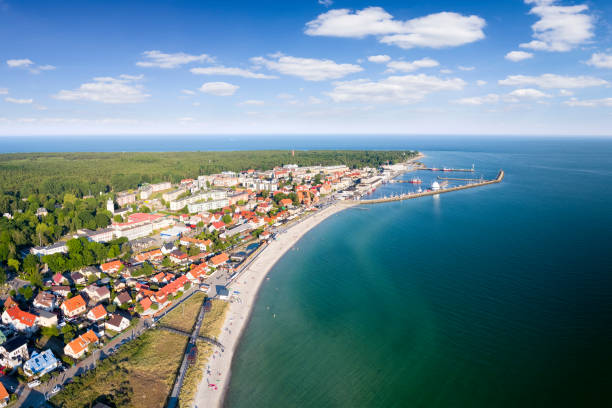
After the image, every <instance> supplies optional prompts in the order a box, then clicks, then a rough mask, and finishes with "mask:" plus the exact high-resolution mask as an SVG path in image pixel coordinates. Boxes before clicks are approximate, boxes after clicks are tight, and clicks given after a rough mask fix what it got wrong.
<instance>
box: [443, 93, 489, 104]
mask: <svg viewBox="0 0 612 408" xmlns="http://www.w3.org/2000/svg"><path fill="white" fill-rule="evenodd" d="M499 99H500V97H499V95H497V94H488V95H485V96H472V97H469V98H461V99H457V100H455V101H454V102H455V103H458V104H460V105H489V104H493V103H497V102H499Z"/></svg>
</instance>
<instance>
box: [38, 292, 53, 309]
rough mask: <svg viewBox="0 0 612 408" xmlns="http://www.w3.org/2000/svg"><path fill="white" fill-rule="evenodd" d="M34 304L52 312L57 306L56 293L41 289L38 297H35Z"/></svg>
mask: <svg viewBox="0 0 612 408" xmlns="http://www.w3.org/2000/svg"><path fill="white" fill-rule="evenodd" d="M32 306H34V307H36V308H38V309H42V310H47V311H49V312H50V311H52V310H53V309H55V307H56V304H55V295H54V294H53V293H51V292H43V291H40V292H38V295H36V297H35V298H34V301H33V302H32Z"/></svg>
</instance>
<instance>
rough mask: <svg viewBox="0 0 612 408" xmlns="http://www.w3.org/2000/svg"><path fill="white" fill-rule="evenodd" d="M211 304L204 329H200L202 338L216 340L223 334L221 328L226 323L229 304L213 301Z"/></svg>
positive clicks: (217, 300) (205, 316) (205, 318)
mask: <svg viewBox="0 0 612 408" xmlns="http://www.w3.org/2000/svg"><path fill="white" fill-rule="evenodd" d="M211 304H212V305H211V308H210V311H209V312H206V314H205V315H204V320H203V321H202V327H201V328H200V336H204V337H210V338H213V339H216V338H218V337H219V334H221V328H222V327H223V324H224V323H225V315H226V314H227V311H228V310H229V303H227V302H225V301H223V300H219V299H213V300H211Z"/></svg>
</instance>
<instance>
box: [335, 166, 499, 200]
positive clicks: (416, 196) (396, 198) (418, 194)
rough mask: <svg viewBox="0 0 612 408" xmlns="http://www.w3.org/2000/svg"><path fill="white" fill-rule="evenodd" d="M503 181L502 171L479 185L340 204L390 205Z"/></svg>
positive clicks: (466, 185) (473, 184) (472, 184)
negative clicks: (393, 202) (390, 203)
mask: <svg viewBox="0 0 612 408" xmlns="http://www.w3.org/2000/svg"><path fill="white" fill-rule="evenodd" d="M503 179H504V171H503V170H500V171H499V173H498V174H497V178H494V179H493V180H484V181H481V182H478V183H471V184H464V185H462V186H457V187H449V188H441V189H440V190H435V191H434V190H431V191H423V192H422V193H408V194H401V195H398V196H394V197H386V198H375V199H373V200H343V201H339V203H341V204H349V205H354V204H379V203H389V202H392V201H402V200H410V199H413V198H420V197H426V196H433V195H438V194H443V193H450V192H451V191H459V190H466V189H468V188H474V187H482V186H488V185H489V184H496V183H500V182H501V181H502V180H503Z"/></svg>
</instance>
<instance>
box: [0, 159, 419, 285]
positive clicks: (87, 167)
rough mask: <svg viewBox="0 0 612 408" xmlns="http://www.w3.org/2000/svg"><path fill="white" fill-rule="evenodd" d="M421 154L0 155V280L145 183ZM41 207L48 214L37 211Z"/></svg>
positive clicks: (105, 218)
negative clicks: (39, 248) (32, 250)
mask: <svg viewBox="0 0 612 408" xmlns="http://www.w3.org/2000/svg"><path fill="white" fill-rule="evenodd" d="M416 154H417V152H415V151H352V150H351V151H347V150H320V151H316V150H309V151H296V152H295V155H294V156H293V155H292V153H291V151H281V150H262V151H234V152H165V153H120V152H117V153H18V154H0V214H4V213H8V214H10V215H11V216H12V219H9V218H7V217H2V216H0V281H2V280H4V279H5V276H3V275H4V271H3V269H4V268H3V266H4V267H8V268H9V270H11V271H14V272H21V271H24V272H25V271H26V269H29V268H26V262H25V259H24V258H25V252H24V251H23V250H25V249H27V248H29V247H31V246H33V245H45V244H49V243H52V242H55V241H57V240H58V239H59V238H60V237H63V236H65V234H67V233H69V232H73V231H76V230H77V229H81V228H88V229H92V230H94V229H96V228H101V227H105V226H107V225H109V224H110V222H111V217H112V214H111V213H110V212H108V211H107V210H106V207H105V204H106V199H107V198H109V197H112V196H113V195H114V194H115V193H116V192H118V191H122V190H127V189H135V188H138V186H139V185H141V184H143V183H155V182H160V181H170V182H173V183H176V182H179V181H180V180H181V179H183V178H188V177H190V178H195V177H197V176H199V175H203V174H213V173H218V172H221V171H242V170H247V169H251V168H252V169H258V170H267V169H272V168H274V167H276V166H282V165H283V164H289V163H291V164H298V165H300V166H311V165H335V164H345V165H347V166H349V167H351V168H358V167H366V166H367V167H378V166H380V165H382V164H385V163H397V162H402V161H405V160H407V159H409V158H411V157H413V156H415V155H416ZM39 207H44V208H45V209H46V210H47V212H48V214H46V215H42V216H37V215H36V211H37V209H38V208H39ZM56 258H59V257H56ZM96 258H99V256H98V257H96ZM32 262H33V259H31V258H29V259H28V263H32ZM88 263H89V262H85V264H88ZM32 269H33V268H32ZM56 269H61V268H60V267H59V266H58V267H57V268H56ZM0 283H1V282H0Z"/></svg>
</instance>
